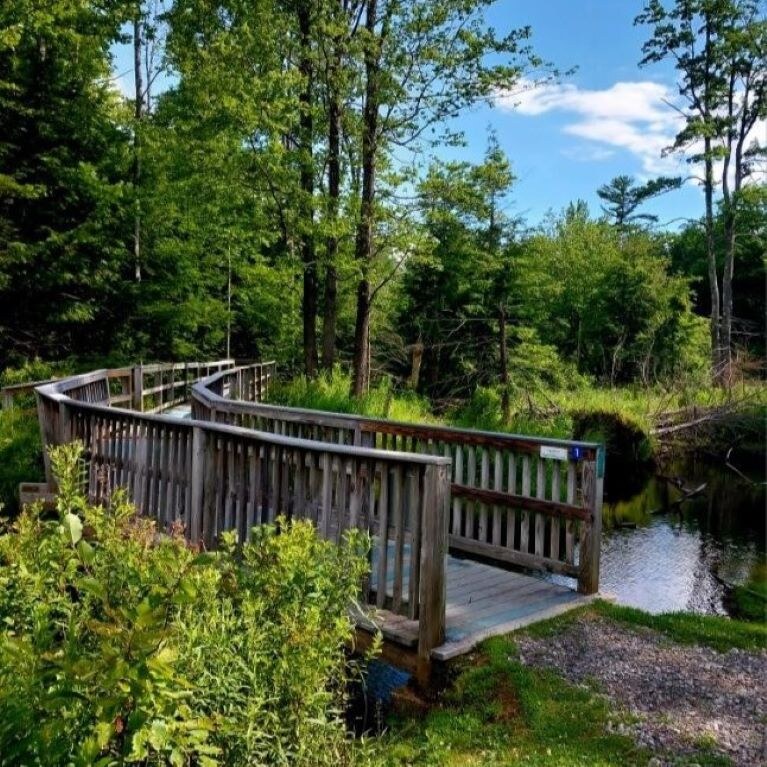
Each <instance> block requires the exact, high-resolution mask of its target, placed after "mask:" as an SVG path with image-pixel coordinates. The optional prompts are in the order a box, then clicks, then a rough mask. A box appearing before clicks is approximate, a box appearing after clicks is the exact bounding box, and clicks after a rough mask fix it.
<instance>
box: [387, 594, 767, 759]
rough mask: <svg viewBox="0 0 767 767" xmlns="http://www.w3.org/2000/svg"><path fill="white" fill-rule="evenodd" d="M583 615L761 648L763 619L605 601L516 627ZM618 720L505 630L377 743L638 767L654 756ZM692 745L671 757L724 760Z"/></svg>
mask: <svg viewBox="0 0 767 767" xmlns="http://www.w3.org/2000/svg"><path fill="white" fill-rule="evenodd" d="M589 612H590V613H592V614H597V615H600V616H603V617H605V618H608V619H611V620H614V621H617V622H620V623H624V624H626V625H629V626H634V627H645V628H650V629H653V630H655V631H658V632H660V633H662V634H664V635H666V636H667V637H668V638H669V640H671V641H675V642H679V643H682V644H698V645H706V646H709V647H713V648H714V649H716V650H720V651H726V650H729V649H731V648H734V647H737V648H741V649H748V650H753V649H759V648H762V647H764V646H765V644H766V643H767V626H765V625H761V626H758V625H755V624H753V623H746V622H743V621H734V620H730V619H728V618H722V617H717V616H698V615H691V614H687V613H668V614H663V615H650V614H648V613H645V612H642V611H641V610H635V609H632V608H628V607H619V606H616V605H613V604H610V603H608V602H604V601H596V602H594V603H592V604H591V605H589V606H588V607H585V608H583V609H581V610H574V611H572V612H570V613H567V614H565V615H563V616H560V617H558V618H553V619H552V620H550V621H545V622H543V623H539V624H535V625H534V626H531V627H528V628H527V629H525V630H524V631H525V633H527V634H530V635H533V636H538V637H548V636H553V635H554V634H556V633H558V632H561V631H563V630H565V629H566V628H567V627H568V626H570V625H571V624H572V623H573V622H574V621H577V620H579V619H581V618H583V616H584V614H585V613H589ZM626 721H627V720H626V717H625V715H624V714H621V713H618V712H617V711H615V710H613V709H612V708H611V706H610V704H609V702H608V701H607V700H606V699H605V698H603V697H602V696H600V695H598V694H597V693H596V692H594V691H593V690H592V689H590V688H589V687H588V686H584V685H578V686H576V685H572V684H570V683H568V682H566V681H565V680H564V679H563V678H562V677H561V676H559V675H558V674H556V673H553V672H551V671H547V670H544V669H536V668H530V667H525V666H523V665H522V664H521V663H520V662H519V659H518V653H517V649H516V645H515V644H514V635H509V636H506V637H496V638H494V639H491V640H488V641H487V642H484V643H483V644H482V645H480V647H479V649H478V650H477V652H476V653H475V655H473V656H470V657H468V658H467V659H464V660H463V661H461V662H460V664H459V665H458V666H457V667H456V671H455V677H454V679H453V682H452V683H451V685H450V686H449V688H448V691H447V692H446V693H445V694H444V695H443V697H442V698H441V699H440V701H439V702H438V704H437V705H435V706H434V707H433V708H432V709H431V710H429V711H428V713H427V714H426V715H425V716H423V717H421V718H414V717H412V716H407V715H400V716H397V717H395V718H394V719H393V720H392V722H391V727H390V730H389V731H388V732H387V734H386V735H385V736H384V737H383V738H382V739H381V741H380V744H379V746H380V750H381V753H382V755H383V760H384V763H385V764H387V765H390V766H391V767H395V766H400V765H401V766H404V765H413V766H414V767H415V766H420V765H424V767H426V766H429V767H431V766H434V767H436V766H437V765H440V766H441V765H445V767H475V766H476V767H480V766H484V765H487V766H488V767H493V766H494V765H498V767H500V766H501V765H504V767H512V766H514V765H530V766H531V767H577V766H578V765H594V766H595V767H598V766H599V765H646V764H647V763H648V761H649V759H650V758H651V756H652V754H651V753H650V752H648V751H647V750H645V749H640V748H638V747H637V746H636V745H635V744H634V742H633V740H632V739H631V738H630V737H629V736H624V735H619V734H617V733H615V732H614V730H615V725H618V724H620V723H621V722H626ZM611 724H612V725H613V727H610V725H611ZM695 745H696V748H695V751H694V753H691V754H689V755H688V756H686V757H683V758H682V757H680V758H677V759H676V760H675V761H674V762H673V763H674V764H675V765H678V766H679V767H681V766H682V765H693V764H698V765H701V766H703V765H708V766H709V767H714V766H715V765H728V764H730V761H729V760H728V759H727V758H726V757H723V756H721V755H720V754H717V753H716V752H715V751H714V749H713V746H714V744H713V743H712V742H709V741H708V740H705V739H701V741H700V742H698V743H696V744H695Z"/></svg>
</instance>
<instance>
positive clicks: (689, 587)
mask: <svg viewBox="0 0 767 767" xmlns="http://www.w3.org/2000/svg"><path fill="white" fill-rule="evenodd" d="M731 462H732V463H733V465H735V466H736V467H737V468H738V469H740V470H741V471H742V472H743V473H744V474H746V475H747V477H748V479H745V478H743V477H741V476H739V475H738V473H737V472H735V471H733V470H732V469H730V468H728V467H726V466H725V465H724V464H723V462H721V461H717V462H715V461H712V460H710V459H709V460H704V459H701V458H696V457H689V458H687V459H685V460H684V461H678V462H676V463H674V464H672V465H671V466H668V467H665V468H664V469H663V474H664V475H665V476H670V477H676V478H679V479H681V480H682V482H683V485H684V488H685V489H687V490H689V489H692V488H698V487H700V486H701V485H703V484H704V483H705V489H704V490H703V491H702V492H701V493H699V494H698V495H696V496H694V497H692V498H689V499H688V500H686V501H684V502H682V503H676V504H675V502H678V501H679V500H680V499H681V498H682V497H683V492H682V491H680V490H679V489H678V488H677V487H675V486H674V485H673V484H672V483H670V482H668V481H666V480H664V479H661V478H659V477H657V476H655V475H651V476H650V477H648V478H647V480H646V482H645V483H644V485H643V486H642V487H641V490H639V492H636V493H634V494H632V495H631V496H630V497H626V498H621V499H619V498H617V497H616V496H618V495H620V490H621V484H622V483H621V482H620V480H619V479H618V480H617V482H616V478H614V477H613V478H612V480H613V481H612V484H613V485H617V488H615V489H613V490H612V492H611V493H610V492H609V489H608V493H606V496H605V503H604V534H603V539H602V562H601V573H600V591H602V592H605V593H608V594H613V595H615V597H616V598H617V601H618V602H619V603H620V604H625V605H631V606H633V607H639V608H641V609H643V610H647V611H649V612H666V611H672V610H687V611H692V612H698V613H710V614H726V613H727V607H728V599H727V594H728V591H729V589H728V584H739V583H743V582H744V581H746V580H747V579H748V577H749V574H750V573H752V572H753V571H754V569H755V568H757V567H759V565H760V564H762V563H764V561H765V485H764V472H763V467H762V466H759V463H760V462H759V461H758V462H757V465H756V466H754V465H751V466H750V467H749V466H748V464H747V462H746V460H745V457H738V456H732V457H731ZM752 464H753V459H752ZM626 484H628V483H626ZM624 486H625V485H624ZM609 495H612V497H608V496H609ZM658 510H661V511H660V513H653V512H655V511H658ZM626 525H631V526H633V525H635V528H633V529H630V528H628V527H626Z"/></svg>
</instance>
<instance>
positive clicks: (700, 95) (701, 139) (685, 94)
mask: <svg viewBox="0 0 767 767" xmlns="http://www.w3.org/2000/svg"><path fill="white" fill-rule="evenodd" d="M636 21H637V23H642V24H648V25H650V26H652V28H653V30H652V36H651V37H650V39H649V40H648V41H647V42H646V43H645V45H644V47H643V52H644V58H643V59H642V61H641V64H643V65H645V64H649V63H653V62H658V61H662V60H665V59H671V60H672V61H673V62H674V64H675V66H676V69H677V71H678V73H679V76H680V79H679V93H680V95H681V96H682V98H683V99H684V102H685V110H684V112H683V114H684V117H685V125H684V127H683V128H682V130H681V131H680V132H679V134H678V135H677V137H676V141H675V144H674V148H675V149H683V150H687V151H688V152H689V153H690V158H689V159H690V161H691V162H694V163H699V162H702V163H703V168H704V171H703V179H702V183H703V190H704V196H705V232H706V249H707V253H708V271H709V287H710V291H711V322H710V335H711V350H712V367H713V370H714V373H715V377H717V378H718V379H719V380H724V379H725V378H726V377H727V375H726V374H727V371H728V369H729V365H730V360H731V353H732V350H731V346H732V339H731V333H732V330H731V329H732V303H733V299H732V281H733V275H734V262H735V235H734V233H735V224H734V221H735V218H736V215H737V198H738V194H739V192H740V190H741V187H742V183H743V180H744V178H745V177H746V176H747V174H748V172H749V162H748V159H749V156H753V155H756V154H760V153H762V152H763V151H764V148H763V147H761V148H760V147H758V146H755V147H753V148H751V149H748V151H746V150H747V146H746V141H747V140H748V139H749V135H750V131H751V129H752V128H753V127H754V125H755V124H756V121H757V120H758V119H759V117H764V115H765V110H766V109H767V93H766V92H765V77H767V75H765V72H766V71H767V45H765V39H767V22H766V21H765V20H764V18H763V16H762V15H760V12H759V3H758V2H757V0H676V1H675V2H674V3H673V5H671V6H670V7H669V8H667V7H666V6H665V5H664V4H663V2H661V0H650V2H648V3H647V5H646V6H645V8H644V11H643V12H642V13H641V14H640V15H639V16H638V17H637V19H636ZM701 144H702V147H701V146H700V145H701ZM717 161H721V163H722V166H723V167H722V173H721V181H720V182H719V183H717V179H716V174H715V163H716V162H717ZM718 188H721V192H722V195H723V197H724V201H725V205H726V209H727V216H728V217H729V220H728V224H727V232H728V234H727V238H726V239H727V244H726V249H725V256H724V259H723V260H724V271H723V275H722V281H721V283H722V285H721V291H720V288H719V276H718V270H717V253H716V247H715V241H714V216H715V211H714V204H715V200H714V197H715V193H716V190H717V189H718Z"/></svg>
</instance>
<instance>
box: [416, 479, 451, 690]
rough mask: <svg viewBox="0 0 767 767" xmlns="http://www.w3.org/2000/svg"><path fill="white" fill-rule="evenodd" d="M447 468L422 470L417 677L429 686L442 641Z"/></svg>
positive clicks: (448, 486)
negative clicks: (433, 660)
mask: <svg viewBox="0 0 767 767" xmlns="http://www.w3.org/2000/svg"><path fill="white" fill-rule="evenodd" d="M448 469H449V466H447V465H444V464H433V465H429V466H427V467H426V469H425V471H424V491H425V492H424V506H423V509H422V517H421V524H422V527H421V593H420V595H419V608H418V663H417V671H416V677H417V679H418V682H419V684H421V686H422V687H428V684H429V676H430V672H431V651H432V650H433V649H434V648H435V647H438V646H439V645H440V644H442V642H443V641H444V639H445V604H446V599H447V596H446V595H447V545H448V544H447V542H448V535H447V522H448V510H449V506H450V476H449V474H448Z"/></svg>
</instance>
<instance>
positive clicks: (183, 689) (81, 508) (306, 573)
mask: <svg viewBox="0 0 767 767" xmlns="http://www.w3.org/2000/svg"><path fill="white" fill-rule="evenodd" d="M81 456H82V448H81V446H79V445H71V446H64V447H62V448H58V449H56V450H54V451H53V452H52V461H53V466H54V468H55V471H56V473H57V475H58V477H59V488H60V495H59V498H58V502H57V512H58V513H57V515H56V516H55V518H47V517H46V516H45V515H44V514H43V512H42V510H41V508H39V507H31V508H27V509H25V510H24V511H23V512H22V513H21V515H20V516H19V517H18V519H17V520H16V521H15V522H14V524H13V526H12V527H11V528H10V529H9V530H8V531H6V533H5V534H4V535H2V536H0V626H2V628H1V629H0V765H19V764H30V765H31V764H46V765H64V764H66V765H93V764H96V765H113V764H122V763H139V764H145V765H148V764H153V765H201V766H204V765H214V764H226V765H246V764H247V765H253V764H288V763H289V764H297V765H302V764H307V765H308V764H312V765H320V764H334V765H335V764H340V763H343V762H344V761H348V760H349V757H348V754H349V753H350V748H351V746H350V743H349V742H348V740H347V736H346V733H345V729H344V725H343V719H342V715H341V712H342V707H343V704H344V695H345V693H344V689H345V679H346V674H347V671H348V664H347V661H346V656H345V652H344V650H345V646H346V644H347V643H348V642H349V641H350V640H351V638H352V637H353V625H352V623H351V621H350V619H349V617H348V612H347V611H348V606H349V604H350V602H351V600H352V599H353V598H354V597H355V596H356V594H357V592H358V588H359V582H360V578H361V577H362V575H363V573H364V570H365V567H366V564H365V557H364V556H363V554H364V545H363V544H364V541H363V540H362V539H361V538H360V537H357V536H350V537H348V538H347V539H346V540H345V541H344V543H343V544H342V545H340V546H336V545H334V544H331V543H326V542H322V541H320V540H318V539H317V537H316V536H315V534H314V531H313V529H312V528H311V526H310V525H309V523H294V524H289V523H286V522H285V521H284V520H283V521H280V523H279V529H278V528H276V527H264V528H260V529H258V530H257V531H256V534H255V535H254V537H253V539H252V541H250V542H248V543H246V544H244V545H243V546H242V547H237V546H235V542H234V539H233V537H231V536H230V537H228V538H227V539H226V541H225V542H224V546H223V547H222V550H221V551H218V552H216V553H199V552H198V551H196V550H194V549H193V548H191V547H190V546H188V545H187V544H186V543H185V541H184V539H183V536H182V534H181V530H175V531H171V533H169V534H167V535H165V534H158V532H157V530H156V529H155V526H154V523H153V521H151V520H149V519H146V518H140V517H138V516H137V515H136V514H135V511H134V509H133V507H132V506H131V505H130V504H129V503H128V502H127V499H126V496H125V494H124V493H123V492H122V491H117V492H115V494H114V495H113V497H112V498H111V500H110V502H109V504H108V505H107V506H106V507H101V506H99V507H95V506H91V505H89V504H88V503H87V501H86V499H85V498H84V497H83V495H82V493H81V490H80V487H79V477H80V476H81V473H80V470H79V469H80V463H81Z"/></svg>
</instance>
